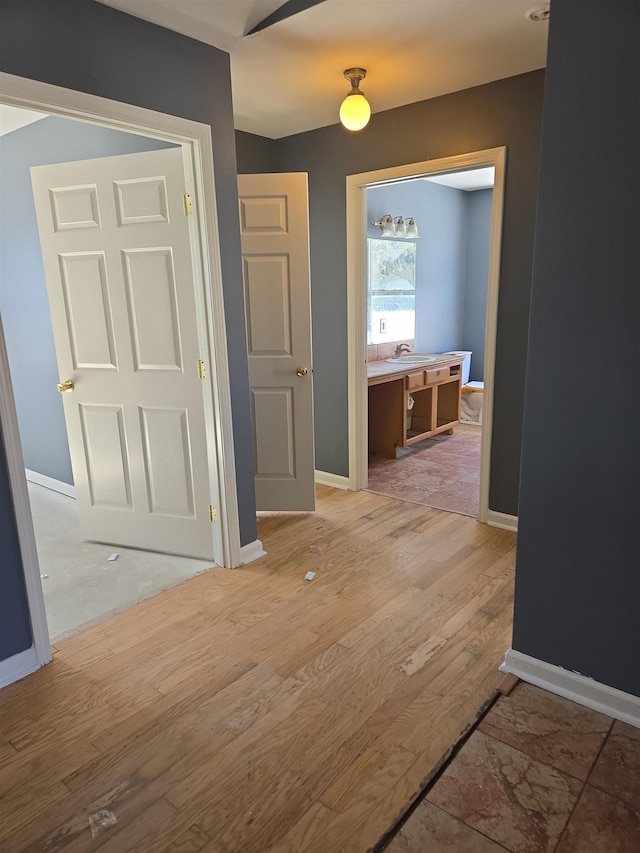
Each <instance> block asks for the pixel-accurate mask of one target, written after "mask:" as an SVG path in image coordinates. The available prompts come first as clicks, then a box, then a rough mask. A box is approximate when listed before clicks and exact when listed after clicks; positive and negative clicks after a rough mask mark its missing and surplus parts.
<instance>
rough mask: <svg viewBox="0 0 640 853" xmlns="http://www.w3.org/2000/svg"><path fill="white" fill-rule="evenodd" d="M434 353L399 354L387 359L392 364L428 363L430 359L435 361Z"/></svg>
mask: <svg viewBox="0 0 640 853" xmlns="http://www.w3.org/2000/svg"><path fill="white" fill-rule="evenodd" d="M435 360H436V357H435V355H420V354H419V353H411V354H410V355H399V356H398V357H397V358H388V359H387V361H390V362H392V363H393V364H428V363H429V362H430V361H435Z"/></svg>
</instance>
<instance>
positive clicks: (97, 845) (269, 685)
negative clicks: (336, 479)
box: [0, 487, 515, 853]
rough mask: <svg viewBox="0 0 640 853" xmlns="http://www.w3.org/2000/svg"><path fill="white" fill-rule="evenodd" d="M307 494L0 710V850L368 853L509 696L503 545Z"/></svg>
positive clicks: (365, 502)
mask: <svg viewBox="0 0 640 853" xmlns="http://www.w3.org/2000/svg"><path fill="white" fill-rule="evenodd" d="M317 494H318V504H317V512H316V513H308V514H301V515H294V516H291V515H287V514H282V513H280V514H279V513H268V514H261V515H260V517H259V519H260V520H259V531H260V532H259V535H260V538H261V539H262V541H263V542H264V544H265V548H266V550H267V552H268V554H267V556H266V557H264V558H262V559H261V560H259V561H257V562H256V563H253V564H251V565H249V566H244V567H242V568H241V569H238V570H234V571H224V570H220V569H212V570H210V571H208V572H204V573H203V574H201V575H198V576H196V577H195V578H192V579H191V580H189V581H187V582H185V583H183V584H181V585H180V586H178V587H174V588H172V589H170V590H166V591H165V592H163V593H161V594H159V595H158V596H155V597H154V598H152V599H148V600H147V601H144V602H141V603H140V604H139V605H136V607H134V608H132V609H131V610H129V611H126V612H123V613H119V614H117V615H115V616H113V617H110V618H109V619H107V620H106V621H104V622H103V623H100V624H97V625H94V626H92V627H90V628H89V629H87V630H86V631H83V632H82V633H80V634H78V635H75V636H73V637H70V638H68V639H66V640H62V641H60V642H59V643H57V644H56V645H57V647H58V648H57V651H56V655H55V658H54V661H53V663H52V664H50V665H49V666H48V667H46V668H45V669H43V670H41V671H39V672H38V673H35V674H34V675H33V676H31V677H30V678H28V679H25V680H24V681H23V682H21V683H19V684H14V685H11V686H10V687H9V688H7V689H6V690H3V691H0V730H1V731H2V734H3V742H2V743H0V795H3V796H2V798H1V799H0V850H2V851H4V850H7V851H10V853H22V851H26V850H33V851H52V852H53V851H56V853H74V851H82V853H87V851H89V853H90V851H93V850H94V849H98V850H106V851H108V853H111V851H114V853H115V851H118V853H120V851H127V850H136V851H138V850H139V851H142V853H156V851H157V853H162V851H170V850H171V851H183V853H189V851H194V853H198V851H201V850H202V851H214V850H215V851H216V853H240V851H242V853H254V851H255V853H266V851H267V850H269V849H272V850H277V851H280V853H284V851H296V853H299V851H302V850H304V851H305V853H313V851H322V853H349V851H353V853H364V851H365V850H368V849H369V848H370V847H372V846H373V845H375V843H376V842H377V841H378V839H379V838H380V837H381V836H382V835H383V834H384V832H386V831H387V830H388V829H389V828H390V827H391V826H392V825H393V824H394V823H395V821H396V820H397V819H398V817H399V816H400V814H401V813H402V811H403V810H404V809H405V808H406V807H407V806H408V805H409V803H410V801H411V799H412V798H413V797H414V796H415V795H416V794H417V793H418V792H419V790H420V787H421V785H423V784H424V783H425V780H427V779H429V778H430V777H431V775H433V773H434V772H435V770H436V768H437V767H438V765H439V763H440V762H441V761H442V760H443V758H444V756H446V754H447V753H448V751H450V750H451V749H452V747H453V745H454V743H455V742H456V741H457V739H458V738H459V737H460V736H461V734H462V733H463V732H464V731H465V730H466V729H467V728H468V726H469V725H471V723H472V722H473V720H474V719H475V718H476V716H477V714H478V712H479V710H480V709H481V708H482V706H483V705H484V704H485V703H486V702H487V701H488V700H489V699H491V697H492V696H493V695H494V694H495V691H496V689H497V686H498V684H499V683H500V681H501V678H502V676H501V675H500V673H499V672H498V671H497V666H498V665H499V663H501V661H502V659H503V655H504V651H505V649H506V648H507V647H508V645H509V642H510V618H511V602H512V594H513V589H512V587H513V564H514V555H515V536H514V535H513V534H512V533H510V532H509V531H498V530H495V529H492V528H487V527H486V526H485V525H480V524H478V523H477V522H476V521H475V520H474V519H471V518H467V517H465V516H457V515H455V514H451V513H445V512H441V511H439V510H435V509H431V508H425V507H421V506H419V505H417V504H410V503H405V502H403V501H398V500H394V499H390V498H386V497H384V496H382V495H374V494H372V493H368V492H358V493H351V492H346V491H340V490H336V489H331V488H329V487H318V490H317ZM308 570H312V571H315V572H316V578H315V579H314V581H312V582H310V583H309V582H307V581H305V580H304V579H303V575H304V573H305V572H306V571H308ZM101 808H110V809H112V810H113V811H114V813H115V814H116V817H117V820H118V823H117V824H116V825H115V826H114V827H112V828H110V829H109V830H106V831H105V833H104V834H102V835H101V836H97V837H96V839H91V837H90V833H89V832H88V816H89V814H90V813H92V812H95V811H98V810H100V809H101Z"/></svg>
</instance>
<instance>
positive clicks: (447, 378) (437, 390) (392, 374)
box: [368, 360, 462, 459]
mask: <svg viewBox="0 0 640 853" xmlns="http://www.w3.org/2000/svg"><path fill="white" fill-rule="evenodd" d="M378 370H380V369H379V368H378ZM382 370H383V372H378V375H374V376H369V378H368V385H369V453H372V454H374V455H376V456H386V457H388V458H390V459H395V457H396V447H408V446H410V445H412V444H415V443H416V442H418V441H423V440H424V439H425V438H431V436H433V435H437V434H438V433H442V432H449V433H450V432H452V431H453V427H454V426H455V425H456V424H458V423H460V392H461V386H460V380H461V376H462V362H461V361H459V360H458V361H451V360H449V361H446V360H444V361H439V362H438V363H437V364H433V365H429V366H428V367H426V366H423V367H420V368H413V369H405V370H404V371H402V372H400V371H399V370H398V365H397V364H394V365H393V366H392V365H389V366H388V370H387V371H384V368H383V369H382ZM400 370H402V368H400ZM410 396H411V397H413V400H414V404H413V408H412V409H411V410H408V404H409V397H410Z"/></svg>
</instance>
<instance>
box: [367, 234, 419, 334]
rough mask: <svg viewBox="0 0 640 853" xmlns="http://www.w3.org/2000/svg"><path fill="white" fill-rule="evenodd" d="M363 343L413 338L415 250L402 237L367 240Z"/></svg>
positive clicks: (412, 244) (414, 326)
mask: <svg viewBox="0 0 640 853" xmlns="http://www.w3.org/2000/svg"><path fill="white" fill-rule="evenodd" d="M367 243H368V244H369V245H368V248H369V275H368V286H367V343H368V344H383V343H388V342H390V341H402V340H406V339H411V338H414V337H415V329H416V251H417V246H416V244H415V243H407V242H406V241H405V240H388V239H387V240H373V239H370V240H367Z"/></svg>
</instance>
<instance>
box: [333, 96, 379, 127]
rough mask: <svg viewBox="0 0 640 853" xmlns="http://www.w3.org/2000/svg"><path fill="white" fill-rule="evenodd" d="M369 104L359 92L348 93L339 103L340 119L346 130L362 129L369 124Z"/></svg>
mask: <svg viewBox="0 0 640 853" xmlns="http://www.w3.org/2000/svg"><path fill="white" fill-rule="evenodd" d="M370 118H371V106H370V105H369V101H368V100H367V99H366V98H365V96H364V95H363V94H361V93H358V94H355V95H354V94H348V95H347V97H346V98H345V99H344V101H343V102H342V104H341V105H340V121H341V122H342V124H343V125H344V126H345V127H346V128H347V130H351V131H357V130H362V129H363V128H364V127H366V126H367V125H368V124H369V119H370Z"/></svg>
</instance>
